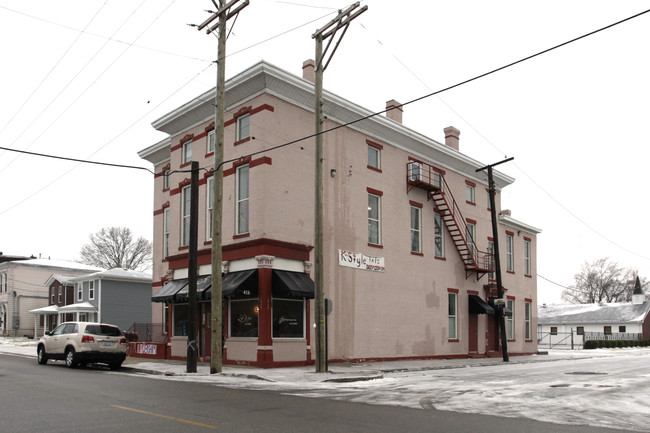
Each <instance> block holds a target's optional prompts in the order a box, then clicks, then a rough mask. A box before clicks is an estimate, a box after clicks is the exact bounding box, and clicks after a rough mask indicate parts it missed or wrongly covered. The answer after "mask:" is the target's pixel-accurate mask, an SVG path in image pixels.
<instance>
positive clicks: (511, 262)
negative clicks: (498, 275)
mask: <svg viewBox="0 0 650 433" xmlns="http://www.w3.org/2000/svg"><path fill="white" fill-rule="evenodd" d="M513 248H514V236H513V235H511V234H506V271H508V272H514V271H515V258H514V255H513Z"/></svg>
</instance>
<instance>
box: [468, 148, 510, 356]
mask: <svg viewBox="0 0 650 433" xmlns="http://www.w3.org/2000/svg"><path fill="white" fill-rule="evenodd" d="M513 159H514V158H508V159H504V160H503V161H500V162H497V163H494V164H490V165H486V166H485V167H481V168H478V169H476V172H479V171H484V170H485V169H487V172H488V186H489V189H490V213H491V217H492V237H493V238H494V267H495V270H494V272H495V274H496V278H497V296H498V297H499V299H503V283H502V280H501V257H500V255H499V226H498V221H497V207H496V203H495V202H496V200H495V199H494V197H495V195H496V187H495V185H494V176H493V174H492V169H493V168H494V166H497V165H499V164H503V163H504V162H508V161H512V160H513ZM503 310H504V308H496V309H495V312H496V314H497V320H498V321H499V330H500V334H501V351H502V354H503V361H504V362H508V361H509V360H510V358H509V357H508V337H507V335H506V322H505V314H504V311H503Z"/></svg>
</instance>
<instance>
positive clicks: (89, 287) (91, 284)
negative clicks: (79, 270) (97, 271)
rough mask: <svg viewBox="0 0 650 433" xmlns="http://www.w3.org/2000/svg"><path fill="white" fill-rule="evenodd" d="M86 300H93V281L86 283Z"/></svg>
mask: <svg viewBox="0 0 650 433" xmlns="http://www.w3.org/2000/svg"><path fill="white" fill-rule="evenodd" d="M88 299H90V300H93V299H95V281H94V280H93V281H89V282H88Z"/></svg>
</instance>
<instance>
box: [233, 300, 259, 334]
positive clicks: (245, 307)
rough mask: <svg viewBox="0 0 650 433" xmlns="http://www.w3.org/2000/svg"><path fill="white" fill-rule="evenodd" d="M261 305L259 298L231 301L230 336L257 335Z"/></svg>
mask: <svg viewBox="0 0 650 433" xmlns="http://www.w3.org/2000/svg"><path fill="white" fill-rule="evenodd" d="M258 318H259V305H258V302H257V299H233V300H231V301H230V336H231V337H257V322H258Z"/></svg>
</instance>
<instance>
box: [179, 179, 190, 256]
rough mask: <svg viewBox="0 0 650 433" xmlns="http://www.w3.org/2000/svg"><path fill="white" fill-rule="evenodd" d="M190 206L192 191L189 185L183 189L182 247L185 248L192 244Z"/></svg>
mask: <svg viewBox="0 0 650 433" xmlns="http://www.w3.org/2000/svg"><path fill="white" fill-rule="evenodd" d="M190 206H191V191H190V186H189V185H188V186H186V187H183V193H182V194H181V246H183V247H185V246H188V245H189V244H190Z"/></svg>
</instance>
